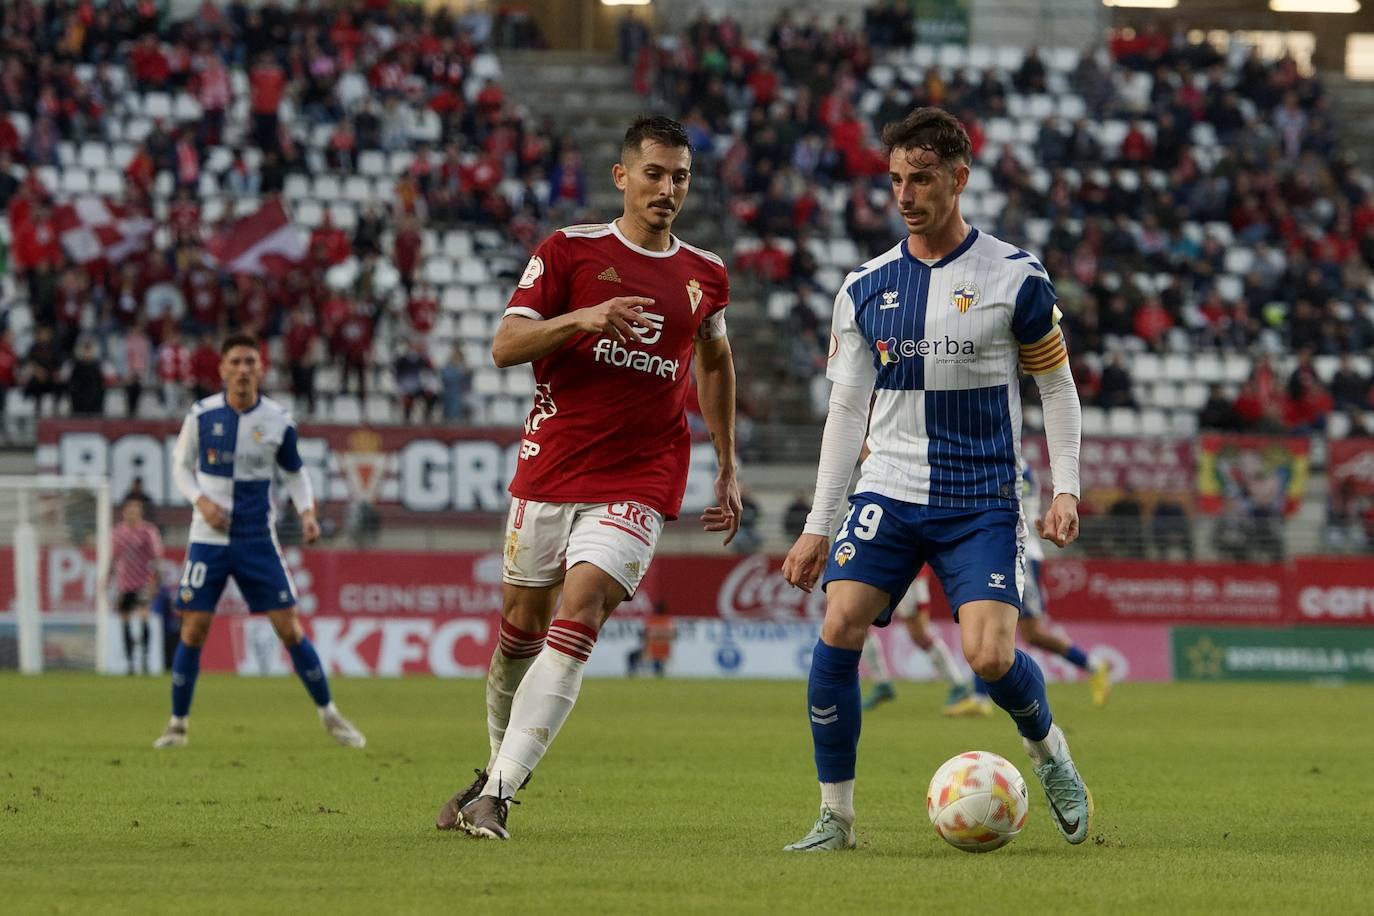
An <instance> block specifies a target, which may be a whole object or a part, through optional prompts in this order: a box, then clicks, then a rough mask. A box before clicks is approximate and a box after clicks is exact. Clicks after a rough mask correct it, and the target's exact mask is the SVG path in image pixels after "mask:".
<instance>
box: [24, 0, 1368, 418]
mask: <svg viewBox="0 0 1374 916" xmlns="http://www.w3.org/2000/svg"><path fill="white" fill-rule="evenodd" d="M141 9H143V7H140V6H133V5H121V4H113V5H110V6H109V7H106V8H101V9H94V8H89V7H86V6H81V7H78V8H73V9H69V8H68V7H67V5H64V4H57V3H46V4H35V3H18V4H6V5H5V7H4V9H3V10H0V42H2V43H3V46H4V47H5V49H6V62H5V64H4V66H3V68H0V110H2V111H3V114H2V115H0V204H3V205H4V206H5V207H6V208H7V211H8V217H9V218H8V219H7V220H6V221H5V225H4V226H3V228H0V240H2V241H3V242H4V244H5V246H6V249H7V258H6V260H7V269H6V270H5V271H4V274H3V281H0V282H3V288H0V295H2V296H3V308H4V314H5V328H6V331H5V336H4V340H3V341H2V342H0V386H4V387H5V389H6V396H5V397H4V398H3V406H4V408H5V413H6V418H7V422H9V423H11V425H12V423H13V421H14V420H16V418H17V419H19V420H20V421H23V420H25V419H26V418H31V417H32V416H33V414H34V412H35V411H36V410H38V409H42V410H45V411H46V410H57V411H60V412H63V413H66V412H72V411H74V410H75V408H74V406H73V405H74V403H77V402H78V401H79V403H80V404H82V405H85V406H86V407H87V408H88V407H89V405H91V404H92V403H98V404H102V405H103V407H104V410H103V411H102V412H103V413H104V414H105V415H108V416H128V415H138V416H165V415H168V414H172V413H175V411H176V410H177V409H178V408H179V406H181V405H182V404H183V403H184V402H185V400H186V399H188V398H189V397H191V395H192V393H193V391H194V390H195V389H196V388H197V381H196V370H197V359H196V355H197V351H198V350H199V349H203V344H202V341H201V337H202V335H203V334H204V333H207V332H209V333H212V334H213V333H217V332H219V331H220V330H222V329H224V328H227V327H230V326H247V327H252V328H255V329H256V330H258V331H259V332H260V333H262V334H263V335H264V337H265V338H266V340H267V345H266V355H267V357H268V362H269V366H270V367H271V374H270V377H269V385H270V386H271V387H272V388H273V389H274V390H276V391H281V392H288V391H289V392H291V393H292V396H290V397H288V400H292V401H293V402H294V406H295V409H296V410H297V411H298V412H300V413H302V414H303V415H305V416H313V417H315V418H319V419H328V420H336V421H340V422H356V421H358V420H359V419H363V418H365V419H367V420H369V421H371V422H386V421H400V420H401V419H402V418H403V417H405V416H407V415H411V416H413V415H414V414H413V411H414V410H422V411H426V412H427V415H429V416H431V417H435V418H438V417H440V416H442V417H443V418H444V419H447V420H452V421H462V422H474V423H487V422H491V423H502V424H505V423H511V422H514V421H515V420H516V419H518V417H519V416H520V415H521V414H522V413H523V410H524V402H525V399H526V398H527V396H528V389H529V388H530V386H531V383H530V380H529V379H528V377H525V376H519V375H518V374H516V375H515V376H510V377H507V376H506V375H500V374H498V373H496V371H495V370H494V369H492V368H491V367H489V365H488V359H487V353H486V348H487V344H488V342H489V340H490V337H491V334H492V333H493V328H494V324H495V322H496V321H497V320H498V316H499V314H500V311H501V308H502V306H503V304H504V300H505V297H506V292H507V287H508V286H509V284H510V282H511V281H512V280H513V278H514V275H515V274H516V273H517V272H518V270H519V267H520V265H521V264H522V263H523V259H524V255H525V253H526V252H527V250H528V249H529V248H530V247H532V246H533V245H534V244H535V243H536V242H537V241H538V240H539V238H541V237H542V235H543V234H544V233H545V232H547V231H548V230H549V229H550V228H551V227H553V226H555V225H559V224H566V223H570V222H576V221H579V220H580V219H582V218H584V211H586V210H587V208H588V207H589V187H588V180H587V175H586V169H585V165H584V162H583V160H582V154H581V151H580V150H579V149H578V147H577V144H576V142H574V141H573V140H572V139H571V138H570V136H569V135H568V134H562V133H560V132H559V129H560V127H563V126H564V125H558V124H556V123H555V122H554V121H553V120H551V119H550V118H549V117H548V116H545V115H540V116H537V117H536V116H534V115H531V114H530V113H529V108H528V107H526V106H524V105H522V104H521V100H520V99H513V98H511V97H509V96H508V94H507V91H506V89H505V88H503V82H502V75H503V74H502V65H501V62H500V58H499V57H498V55H497V54H496V53H495V52H497V51H505V50H508V49H512V48H523V47H537V46H538V45H540V44H541V38H540V36H539V35H538V34H537V29H535V28H534V27H533V26H532V24H531V23H530V22H529V21H528V20H524V19H521V18H520V17H519V15H518V14H497V15H495V16H494V17H493V16H489V15H485V14H479V13H474V14H471V15H467V16H462V17H451V16H449V15H448V14H445V13H442V12H440V13H437V14H435V15H432V16H430V15H426V14H424V13H423V12H421V11H420V10H419V9H418V8H416V7H409V6H401V5H396V6H393V5H390V4H385V3H375V4H367V5H365V6H364V7H363V8H362V9H361V10H360V12H359V13H358V14H356V15H355V14H353V13H351V12H349V11H347V10H339V11H335V10H329V11H323V10H312V9H299V10H292V11H291V12H286V11H284V10H282V9H281V8H280V7H273V6H269V7H266V8H264V9H262V10H254V11H249V10H246V9H244V8H243V7H241V6H237V5H229V6H225V5H221V4H215V3H206V4H204V5H203V7H202V8H201V9H200V11H199V13H198V15H197V16H196V17H195V18H194V19H189V20H185V21H161V20H158V19H156V18H155V17H154V18H149V17H146V16H144V15H143V14H142V13H141V12H140V10H141ZM1181 36H1182V33H1180V34H1179V35H1163V34H1160V33H1154V32H1151V31H1150V30H1145V31H1143V32H1142V33H1140V34H1131V35H1127V33H1121V34H1120V35H1117V36H1115V37H1114V38H1113V39H1112V40H1111V41H1110V42H1109V43H1108V44H1107V45H1106V46H1104V47H1100V48H1092V49H1088V50H1086V51H1083V52H1080V51H1079V50H1078V49H1072V48H1041V49H1036V48H1029V49H1022V48H1013V47H983V46H971V47H960V46H948V45H942V46H938V47H935V46H930V45H924V44H917V43H913V41H912V25H911V23H910V21H909V20H908V19H906V18H904V17H903V16H902V15H901V14H899V13H894V8H893V7H891V6H889V5H885V4H877V5H875V6H874V7H873V8H872V9H870V10H869V11H868V14H867V15H866V16H865V19H864V21H863V22H862V23H856V24H853V25H851V24H849V23H846V22H845V20H844V19H843V18H839V19H835V20H832V21H831V22H829V23H828V24H825V25H822V24H821V22H820V21H819V20H816V19H806V20H803V19H801V18H799V17H792V16H789V15H783V16H782V17H780V18H779V19H778V20H776V21H775V22H774V23H773V24H772V26H771V28H770V29H769V30H768V32H767V34H760V35H758V36H750V35H746V34H745V33H744V31H743V30H742V29H741V28H740V27H739V26H738V25H737V24H736V23H735V22H734V21H733V20H731V19H729V18H725V19H721V20H715V21H713V20H708V19H706V18H704V17H703V18H702V19H699V20H697V21H696V22H694V23H693V24H692V25H691V26H690V27H689V28H688V29H687V30H685V32H683V33H682V34H675V35H661V36H645V35H642V34H632V35H627V36H623V40H624V42H625V43H624V45H623V47H622V59H623V60H625V61H626V62H627V63H628V64H629V65H630V66H628V67H627V68H626V70H625V80H626V83H627V84H628V85H630V86H633V87H634V89H635V90H636V91H638V92H639V93H640V94H641V96H642V97H643V98H644V99H645V101H646V105H648V106H652V107H662V108H666V109H668V110H671V111H675V112H677V113H679V114H680V116H681V117H682V119H683V120H684V122H685V123H686V124H687V125H688V127H689V129H690V130H691V132H692V135H693V139H694V142H695V144H696V145H697V146H698V148H699V149H700V150H701V154H700V156H699V159H698V171H700V172H703V173H709V174H710V175H711V176H712V177H713V178H714V179H715V180H716V181H717V182H718V185H719V189H720V191H721V192H722V193H723V194H724V197H723V198H722V199H724V200H728V201H729V207H728V218H727V219H725V220H723V221H722V224H721V225H720V226H718V227H716V229H715V231H716V233H717V234H718V235H720V236H721V239H717V240H715V241H721V240H724V241H727V242H728V243H729V244H731V245H732V246H733V249H734V252H735V261H736V264H735V266H736V268H737V271H736V272H737V277H738V280H737V288H736V294H735V298H736V301H737V302H741V303H752V302H757V303H758V306H759V308H760V310H761V311H766V314H767V315H768V316H769V320H770V322H771V325H770V326H771V328H772V333H773V334H774V335H776V336H777V337H779V338H780V339H783V340H785V341H787V345H786V346H783V347H773V348H771V354H770V355H769V357H768V358H772V359H774V360H776V365H775V366H774V367H773V368H772V370H771V371H773V372H775V373H776V374H777V376H778V378H780V379H790V380H792V382H793V383H792V384H789V385H783V386H778V387H777V388H776V389H771V390H773V391H774V393H775V394H776V397H775V398H772V399H770V400H769V403H766V404H762V403H755V404H751V403H750V398H749V395H748V389H747V387H746V388H745V389H744V392H743V400H744V404H743V405H742V406H743V407H744V409H745V410H746V412H748V413H751V414H752V415H753V416H755V417H756V418H759V419H765V418H766V419H770V420H776V421H778V422H780V423H789V422H795V423H803V424H807V425H809V426H810V427H811V428H813V429H814V424H815V421H816V418H817V416H818V407H819V405H823V403H824V396H825V383H824V380H823V377H822V374H821V369H822V367H823V363H824V341H825V337H826V333H825V326H826V323H827V322H828V319H829V309H830V296H831V294H832V292H833V290H834V289H835V288H836V287H837V286H838V284H839V281H840V279H841V278H842V277H843V274H844V272H845V271H847V270H848V269H849V268H851V267H852V266H854V265H855V264H857V263H858V262H859V261H861V260H863V259H864V258H865V257H868V256H870V255H871V254H873V253H875V252H876V251H877V250H880V249H881V248H884V247H886V246H887V245H889V244H891V241H892V239H894V238H896V237H898V236H899V235H900V232H901V228H900V224H899V223H898V222H897V221H896V220H895V217H894V213H893V210H892V208H891V206H890V204H889V200H888V194H887V191H886V189H885V187H884V184H885V163H884V162H883V159H882V156H881V151H880V149H879V147H878V144H877V140H876V135H877V131H878V129H879V128H880V127H881V125H882V124H883V123H884V122H886V121H888V120H891V119H893V118H894V117H896V116H898V115H900V114H901V113H904V112H905V111H906V110H908V109H909V108H910V107H912V106H913V105H915V104H936V105H941V106H944V107H946V108H948V109H950V110H952V111H955V112H957V113H958V114H959V115H960V117H961V118H962V119H963V120H964V121H965V123H966V124H967V126H968V128H969V130H970V133H971V135H972V136H973V139H974V147H975V152H976V155H977V159H978V165H979V167H978V168H975V170H974V172H973V176H972V178H971V180H970V185H969V189H968V191H967V193H966V194H965V196H964V211H965V213H966V214H967V215H968V217H969V218H970V220H971V221H972V222H974V223H975V225H979V226H982V227H984V228H986V229H989V230H990V231H992V232H994V233H995V234H997V235H999V236H1001V237H1003V238H1006V239H1008V240H1010V241H1012V242H1014V243H1017V244H1021V245H1024V246H1025V247H1026V248H1028V249H1029V250H1031V251H1034V252H1036V253H1038V254H1040V255H1041V256H1042V257H1043V258H1044V259H1045V263H1046V267H1047V268H1048V269H1049V272H1050V274H1051V276H1053V277H1054V278H1055V280H1056V282H1057V284H1058V289H1059V293H1060V295H1061V297H1062V300H1063V309H1064V312H1065V315H1066V326H1067V328H1068V331H1069V335H1070V339H1071V347H1072V349H1073V352H1074V354H1075V372H1076V375H1077V376H1078V378H1079V379H1080V384H1081V390H1082V392H1083V396H1084V400H1085V404H1087V405H1089V408H1090V409H1088V410H1086V411H1085V415H1084V419H1085V432H1086V433H1088V434H1092V433H1111V434H1124V435H1134V434H1145V435H1149V434H1156V435H1157V434H1162V433H1175V434H1179V433H1182V434H1191V433H1193V432H1195V431H1196V430H1197V429H1198V428H1199V427H1200V426H1201V427H1205V428H1216V429H1256V430H1267V431H1276V430H1297V431H1310V430H1324V431H1326V432H1328V433H1329V434H1331V435H1333V436H1340V435H1345V434H1347V433H1349V432H1351V431H1362V430H1367V429H1368V428H1369V426H1370V425H1371V424H1370V419H1369V411H1370V410H1371V408H1372V407H1374V405H1371V402H1370V396H1371V382H1370V379H1371V364H1370V355H1369V354H1370V347H1371V344H1372V343H1374V320H1371V319H1372V318H1374V304H1372V301H1374V300H1372V299H1371V290H1372V289H1374V287H1372V285H1371V273H1370V268H1371V264H1374V198H1371V196H1370V191H1369V188H1370V182H1369V179H1368V177H1367V176H1365V175H1363V174H1362V173H1360V172H1359V171H1357V170H1356V169H1355V168H1353V167H1352V166H1351V165H1350V163H1349V161H1348V160H1347V159H1346V158H1345V157H1343V156H1342V155H1341V151H1340V149H1339V147H1338V144H1337V141H1336V138H1335V132H1334V130H1333V126H1332V116H1331V114H1330V111H1329V106H1328V103H1327V100H1326V96H1325V94H1324V93H1323V88H1322V86H1321V84H1320V82H1319V81H1318V80H1316V79H1315V78H1313V77H1312V76H1310V75H1307V74H1305V73H1303V72H1301V70H1300V69H1299V67H1298V65H1297V63H1296V62H1295V61H1293V60H1292V59H1290V58H1281V59H1278V60H1264V59H1261V58H1260V57H1259V56H1258V55H1257V54H1256V53H1249V54H1238V53H1236V52H1230V53H1227V54H1223V53H1219V52H1217V51H1216V50H1214V49H1213V48H1212V47H1211V46H1210V45H1207V44H1202V43H1195V42H1190V41H1189V40H1188V39H1187V38H1186V37H1181ZM82 200H84V201H87V202H91V201H94V202H95V203H94V205H83V206H79V207H70V206H66V205H68V204H71V203H73V202H74V201H82ZM273 200H279V201H280V202H281V205H282V207H283V212H284V214H285V216H286V217H287V218H289V220H290V221H291V222H293V223H294V224H295V225H297V226H300V227H302V228H304V229H306V230H308V232H309V234H310V242H309V246H308V253H307V255H306V257H305V258H304V260H303V261H302V262H300V263H298V264H295V265H294V266H292V267H290V268H289V269H283V270H282V271H281V272H280V273H277V274H270V273H269V274H268V275H266V276H262V277H253V276H247V275H245V274H241V273H235V272H233V271H231V270H229V269H226V268H225V267H224V265H223V264H222V263H221V264H219V265H218V266H213V265H212V266H207V265H206V264H205V255H206V253H207V252H208V251H210V250H211V249H214V248H215V244H216V240H217V239H220V238H222V237H223V236H224V234H225V233H226V232H228V230H229V229H230V227H231V224H233V223H234V221H235V220H236V219H238V218H242V217H245V216H249V215H251V214H255V213H259V212H260V211H263V210H264V209H265V207H266V205H267V204H268V203H269V202H270V201H273ZM93 214H94V215H93ZM91 220H97V221H100V220H103V221H105V222H104V226H105V228H106V229H108V228H109V226H111V225H113V226H116V227H119V228H120V230H121V231H124V232H127V233H130V234H132V236H133V237H132V238H131V237H129V236H123V237H121V236H120V235H119V234H118V233H116V234H115V235H114V236H113V237H111V236H110V235H109V233H108V232H106V231H101V232H86V233H85V235H84V236H83V237H84V238H85V244H88V245H89V244H98V245H103V246H104V248H103V249H102V250H98V251H97V254H96V256H95V257H93V258H91V259H90V260H88V261H81V262H80V263H78V260H79V258H78V254H79V251H80V249H79V248H76V249H74V248H73V243H72V242H71V241H69V240H68V241H65V243H64V240H63V237H64V234H65V233H68V232H70V231H71V230H72V229H86V230H89V229H90V227H91V225H92V223H91ZM144 221H151V222H150V223H149V222H144ZM140 226H147V227H150V232H149V233H148V239H149V241H148V244H147V246H146V250H145V249H144V248H143V247H140V246H139V245H138V244H137V240H138V235H137V233H138V232H139V231H141V230H139V228H138V227H140ZM92 237H93V238H94V239H95V240H96V241H95V242H92V241H91V238H92ZM121 239H122V241H123V243H127V244H128V245H129V246H131V247H130V248H129V249H128V251H127V253H124V251H123V250H122V249H120V248H119V247H118V246H119V245H120V244H121ZM114 253H119V254H118V256H113V254H114ZM85 257H86V256H85V255H81V258H85ZM39 327H47V328H49V329H50V331H51V334H45V333H40V332H39V331H38V330H37V329H38V328H39ZM84 338H90V339H92V340H93V341H95V342H96V344H97V345H98V347H99V349H100V353H99V359H100V361H101V364H102V366H103V370H104V371H103V372H102V373H97V374H96V377H95V378H94V379H92V378H91V376H92V373H90V372H89V371H83V372H80V373H74V371H73V370H74V368H75V366H76V362H77V361H76V359H75V353H76V350H77V347H78V344H79V342H80V341H82V340H83V339H84ZM199 367H200V370H201V372H202V374H204V373H205V372H207V371H208V363H207V362H206V358H205V356H204V354H203V353H201V358H200V361H199ZM753 371H755V372H763V371H765V370H764V369H762V368H760V369H754V370H753ZM74 378H80V379H83V380H85V381H84V382H83V384H84V385H86V386H87V387H92V386H94V387H96V388H99V387H101V385H102V384H103V387H104V395H103V400H102V399H101V398H100V397H95V398H94V399H93V398H92V396H91V392H90V391H84V392H83V393H82V394H83V396H82V397H81V398H79V399H74V398H73V397H70V396H69V395H71V394H72V392H71V390H70V389H71V387H72V385H73V379H74ZM205 381H206V382H209V381H210V380H209V379H206V380H205ZM200 387H204V386H203V385H201V386H200ZM121 389H122V390H121ZM793 389H795V390H797V391H800V392H802V394H801V396H800V397H796V398H793V397H792V396H791V395H790V393H789V392H790V391H791V390H793ZM335 392H346V393H345V394H343V395H341V396H334V393H335ZM321 393H327V394H328V395H330V396H327V397H321V396H320V395H321ZM97 394H98V392H97ZM1027 398H1028V403H1031V404H1032V406H1031V407H1030V408H1029V409H1028V417H1029V419H1030V420H1031V421H1032V422H1034V419H1035V410H1034V407H1033V398H1034V389H1033V387H1031V388H1029V389H1028V391H1027ZM441 408H442V410H441Z"/></svg>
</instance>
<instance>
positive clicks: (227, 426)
mask: <svg viewBox="0 0 1374 916" xmlns="http://www.w3.org/2000/svg"><path fill="white" fill-rule="evenodd" d="M301 464H302V462H301V456H300V453H299V452H298V451H297V449H296V422H295V420H293V419H291V415H290V414H289V413H287V411H286V408H285V407H283V406H282V405H281V404H278V403H277V402H276V401H274V400H272V399H271V398H265V397H259V398H258V402H257V404H255V405H253V407H252V409H251V410H248V411H245V412H244V413H239V412H238V411H236V410H234V409H233V408H232V407H230V406H229V405H228V404H227V403H226V401H225V396H224V394H223V393H220V394H215V395H211V396H210V397H208V398H205V399H204V400H201V401H197V402H196V403H195V404H194V405H192V407H191V411H190V413H188V414H187V415H186V420H185V422H183V423H182V425H181V434H180V435H179V436H178V437H177V444H176V455H175V461H174V464H173V468H174V473H175V475H176V483H177V486H178V488H179V489H180V490H181V492H182V495H183V496H185V497H186V499H187V501H188V502H190V503H191V504H192V505H195V501H196V497H197V496H201V495H204V496H208V497H209V498H210V499H211V500H212V501H213V502H215V503H216V504H218V505H219V506H220V507H221V508H223V509H224V510H225V512H226V513H228V515H229V530H228V531H227V532H225V531H217V530H216V529H214V528H212V527H210V524H209V523H208V522H206V521H205V519H204V518H202V517H201V514H200V513H199V512H195V513H194V514H193V515H192V519H191V535H190V540H191V541H192V542H195V543H201V544H228V543H229V541H230V539H231V538H232V539H234V540H241V539H249V538H269V537H274V536H275V529H274V527H273V524H274V522H275V517H276V512H275V507H274V501H273V493H272V482H273V479H274V477H275V476H276V471H277V469H278V468H280V469H281V470H282V471H284V472H286V474H287V475H288V477H289V478H290V479H291V480H290V482H291V485H292V490H293V492H292V498H293V501H294V502H295V503H296V508H297V509H302V508H309V507H310V506H311V505H313V501H314V500H313V496H312V495H311V492H310V477H309V475H307V474H303V473H301Z"/></svg>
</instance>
